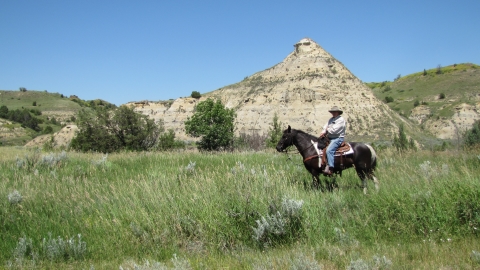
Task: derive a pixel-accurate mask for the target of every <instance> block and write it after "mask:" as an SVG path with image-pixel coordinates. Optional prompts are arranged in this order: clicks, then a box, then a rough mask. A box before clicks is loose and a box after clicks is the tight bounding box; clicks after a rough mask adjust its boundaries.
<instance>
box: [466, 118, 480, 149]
mask: <svg viewBox="0 0 480 270" xmlns="http://www.w3.org/2000/svg"><path fill="white" fill-rule="evenodd" d="M476 144H480V121H478V120H477V121H475V123H473V126H472V128H471V129H469V130H467V132H465V145H466V146H473V145H476Z"/></svg>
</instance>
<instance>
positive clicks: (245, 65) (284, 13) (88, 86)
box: [0, 0, 480, 105]
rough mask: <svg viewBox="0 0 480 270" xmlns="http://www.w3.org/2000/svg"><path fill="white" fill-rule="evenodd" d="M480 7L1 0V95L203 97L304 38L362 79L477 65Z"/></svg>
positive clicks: (407, 0) (275, 59) (115, 99)
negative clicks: (24, 92) (11, 92)
mask: <svg viewBox="0 0 480 270" xmlns="http://www.w3.org/2000/svg"><path fill="white" fill-rule="evenodd" d="M479 12H480V1H478V0H457V1H453V0H452V1H447V0H437V1H425V0H424V1H422V0H416V1H412V0H404V1H385V0H378V1H373V0H363V1H354V0H350V1H346V0H338V1H320V0H316V1H315V0H313V1H302V0H297V1H284V0H276V1H262V0H257V1H250V0H246V1H228V0H224V1H182V0H178V1H165V0H158V1H150V0H139V1H133V0H132V1H124V0H115V1H113V0H112V1H110V0H104V1H102V0H76V1H75V0H51V1H49V0H32V1H27V0H15V1H12V0H0V89H1V90H18V88H19V87H25V88H27V89H28V90H41V91H43V90H47V91H48V92H52V93H61V94H64V95H67V96H68V95H77V96H79V97H80V98H82V99H85V100H91V99H97V98H100V99H103V100H106V101H109V102H112V103H115V104H117V105H121V104H124V103H127V102H129V101H139V100H150V101H158V100H168V99H176V98H179V97H186V96H190V94H191V92H192V91H198V92H200V93H206V92H210V91H213V90H216V89H218V88H220V87H223V86H226V85H229V84H233V83H236V82H239V81H241V80H243V78H244V77H246V76H249V75H251V74H253V73H255V72H258V71H262V70H264V69H267V68H269V67H272V66H274V65H275V64H277V63H279V62H281V61H282V60H283V59H284V58H285V57H286V56H287V55H288V54H289V53H290V52H292V51H293V44H295V43H296V42H297V41H299V40H300V39H302V38H304V37H309V38H311V39H313V40H314V41H316V42H317V43H318V44H319V45H320V46H322V47H323V48H324V49H325V50H326V51H328V52H329V53H331V54H332V55H333V57H335V58H336V59H337V60H339V61H340V62H342V63H343V64H344V65H345V66H346V67H347V68H348V69H349V70H350V71H351V72H352V73H353V74H354V75H355V76H357V77H358V78H359V79H361V80H362V81H364V82H372V81H375V82H379V81H386V80H388V81H391V80H393V79H394V78H395V77H397V76H398V75H408V74H410V73H414V72H419V71H423V69H430V68H436V67H437V66H438V65H441V66H447V65H451V64H455V63H466V62H470V63H475V64H480V34H479V32H480V16H479Z"/></svg>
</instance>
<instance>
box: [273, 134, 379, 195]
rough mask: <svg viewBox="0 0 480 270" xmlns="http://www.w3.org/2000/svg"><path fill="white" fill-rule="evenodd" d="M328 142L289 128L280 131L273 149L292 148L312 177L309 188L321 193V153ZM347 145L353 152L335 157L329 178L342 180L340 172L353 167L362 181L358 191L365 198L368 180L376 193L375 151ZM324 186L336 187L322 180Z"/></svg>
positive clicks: (367, 147)
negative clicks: (318, 190)
mask: <svg viewBox="0 0 480 270" xmlns="http://www.w3.org/2000/svg"><path fill="white" fill-rule="evenodd" d="M328 142H329V140H328V137H327V136H324V137H321V138H318V137H316V136H313V135H310V134H308V133H306V132H304V131H301V130H295V129H292V128H291V127H290V126H288V128H287V129H286V130H284V131H283V134H282V137H281V138H280V141H279V142H278V144H277V147H276V149H277V151H278V152H286V149H287V147H289V146H291V145H295V147H296V148H297V150H298V152H299V153H300V155H302V157H303V164H304V165H305V168H306V169H307V171H308V172H310V174H311V175H312V186H313V187H314V188H316V189H318V188H319V187H320V189H321V190H322V191H324V187H323V185H322V183H321V181H320V178H319V175H320V174H323V169H324V168H325V165H326V162H321V160H322V157H323V156H324V153H322V152H324V151H322V150H323V149H325V148H326V147H327V146H328ZM348 144H349V145H350V146H351V150H353V152H352V151H349V152H346V153H344V154H339V155H337V154H335V167H334V168H333V174H332V175H330V176H333V175H334V174H339V175H340V176H342V171H343V170H345V169H348V168H352V167H354V168H355V170H356V172H357V175H358V176H359V177H360V180H361V181H362V185H361V187H362V188H363V192H364V193H365V194H366V192H367V179H370V180H372V181H373V182H374V183H375V189H376V190H378V189H379V187H378V180H377V178H376V177H375V175H374V171H375V167H376V166H377V154H376V153H375V150H374V149H373V148H372V147H371V146H370V145H368V144H366V143H361V142H349V143H348ZM337 153H338V152H337ZM324 160H325V159H324ZM324 175H325V174H324ZM325 182H326V187H327V189H328V190H329V191H332V190H333V189H334V188H335V187H337V185H336V182H335V181H333V182H331V183H330V182H329V181H327V180H325Z"/></svg>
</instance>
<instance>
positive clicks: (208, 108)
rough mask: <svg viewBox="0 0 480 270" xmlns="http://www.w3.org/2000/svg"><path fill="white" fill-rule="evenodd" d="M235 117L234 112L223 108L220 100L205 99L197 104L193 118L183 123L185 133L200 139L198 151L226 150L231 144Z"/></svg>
mask: <svg viewBox="0 0 480 270" xmlns="http://www.w3.org/2000/svg"><path fill="white" fill-rule="evenodd" d="M235 117H236V115H235V112H234V110H233V109H227V108H225V107H224V106H223V104H222V102H221V101H220V100H217V101H213V100H212V99H207V100H204V101H201V102H199V103H198V105H197V106H196V108H195V113H194V114H193V116H192V117H191V118H190V117H189V118H188V119H187V121H185V131H186V132H187V134H189V135H191V136H193V137H196V138H198V137H201V139H200V141H199V142H198V143H197V145H198V146H197V147H198V149H199V150H206V151H212V150H221V149H228V148H230V147H231V146H232V144H233V128H234V124H233V123H234V120H235Z"/></svg>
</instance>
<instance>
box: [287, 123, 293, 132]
mask: <svg viewBox="0 0 480 270" xmlns="http://www.w3.org/2000/svg"><path fill="white" fill-rule="evenodd" d="M287 130H288V133H290V132H291V131H292V128H291V127H290V125H288V129H287Z"/></svg>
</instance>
